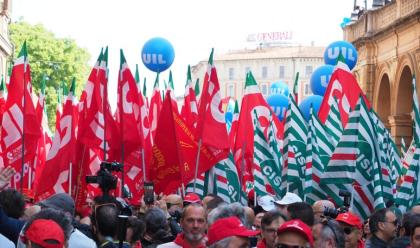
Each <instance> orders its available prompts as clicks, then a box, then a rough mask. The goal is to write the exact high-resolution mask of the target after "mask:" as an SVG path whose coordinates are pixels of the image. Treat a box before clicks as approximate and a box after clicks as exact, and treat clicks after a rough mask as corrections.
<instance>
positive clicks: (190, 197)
mask: <svg viewBox="0 0 420 248" xmlns="http://www.w3.org/2000/svg"><path fill="white" fill-rule="evenodd" d="M184 202H188V203H201V199H200V197H199V196H198V195H197V194H196V193H188V194H186V195H185V197H184Z"/></svg>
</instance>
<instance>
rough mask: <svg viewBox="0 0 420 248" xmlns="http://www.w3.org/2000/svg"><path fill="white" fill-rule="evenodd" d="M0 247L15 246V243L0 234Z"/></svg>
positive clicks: (13, 247)
mask: <svg viewBox="0 0 420 248" xmlns="http://www.w3.org/2000/svg"><path fill="white" fill-rule="evenodd" d="M0 247H1V248H16V246H15V244H13V242H12V241H10V240H9V239H8V238H6V237H4V236H3V235H1V234H0Z"/></svg>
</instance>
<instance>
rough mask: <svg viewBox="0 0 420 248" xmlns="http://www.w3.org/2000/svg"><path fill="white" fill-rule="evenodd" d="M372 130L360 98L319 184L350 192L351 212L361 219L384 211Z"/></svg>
mask: <svg viewBox="0 0 420 248" xmlns="http://www.w3.org/2000/svg"><path fill="white" fill-rule="evenodd" d="M374 130H375V129H374V123H373V121H372V118H371V117H370V114H369V111H368V107H367V106H366V103H365V101H364V100H363V98H362V97H360V98H359V102H358V103H357V104H356V106H355V109H354V110H353V111H351V112H350V115H349V120H348V123H347V126H346V128H345V129H344V132H343V135H342V136H341V138H340V141H339V142H338V144H337V147H336V148H335V150H334V153H333V155H332V156H331V159H330V161H329V163H328V166H327V167H326V168H325V173H324V175H323V177H322V179H321V182H322V183H325V184H336V185H337V186H338V187H345V188H346V189H347V190H348V191H350V192H352V196H353V204H352V206H351V208H352V211H353V212H355V213H357V214H358V215H359V216H360V217H361V218H362V219H366V218H367V217H368V216H369V215H370V213H371V212H372V211H374V209H376V208H382V207H384V201H383V197H382V175H381V173H379V172H380V171H379V155H378V150H379V148H378V142H377V137H376V133H375V132H374ZM334 200H335V201H336V203H338V204H340V203H341V202H342V200H341V199H339V198H337V199H334Z"/></svg>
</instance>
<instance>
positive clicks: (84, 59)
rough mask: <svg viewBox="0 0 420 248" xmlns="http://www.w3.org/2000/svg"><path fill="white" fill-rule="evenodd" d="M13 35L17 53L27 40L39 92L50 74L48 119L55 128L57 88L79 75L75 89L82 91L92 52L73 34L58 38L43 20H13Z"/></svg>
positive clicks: (34, 81) (47, 102)
mask: <svg viewBox="0 0 420 248" xmlns="http://www.w3.org/2000/svg"><path fill="white" fill-rule="evenodd" d="M10 38H11V41H12V44H13V45H14V57H13V58H16V56H17V55H18V53H19V50H20V47H21V46H22V44H23V42H24V41H25V40H26V41H27V46H28V55H29V63H30V65H31V72H32V74H31V75H32V85H33V88H34V90H35V92H36V93H39V92H40V87H41V80H42V77H43V76H47V82H46V85H47V87H46V105H47V113H48V123H49V126H50V129H51V130H52V131H54V130H55V110H56V106H57V102H58V101H57V90H58V89H60V87H61V85H62V83H64V84H66V85H68V86H69V85H70V83H71V81H72V79H73V77H75V78H76V82H77V83H76V93H77V94H79V93H80V92H81V91H82V85H83V83H84V81H85V80H86V78H87V75H88V73H89V71H88V70H89V65H88V61H89V59H90V54H89V52H88V51H87V50H86V49H84V48H80V47H78V46H77V44H76V42H75V41H74V40H72V39H70V38H57V37H56V36H55V35H54V33H52V32H50V31H48V30H46V29H45V27H44V26H43V25H42V24H37V25H31V24H29V23H27V22H24V21H18V22H15V23H12V24H10Z"/></svg>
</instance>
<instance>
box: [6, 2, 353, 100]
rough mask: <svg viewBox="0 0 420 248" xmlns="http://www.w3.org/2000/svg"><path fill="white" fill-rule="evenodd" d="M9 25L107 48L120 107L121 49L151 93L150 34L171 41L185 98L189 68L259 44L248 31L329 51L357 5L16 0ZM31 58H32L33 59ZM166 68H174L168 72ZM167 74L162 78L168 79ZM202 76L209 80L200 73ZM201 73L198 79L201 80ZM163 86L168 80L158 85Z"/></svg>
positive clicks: (94, 50)
mask: <svg viewBox="0 0 420 248" xmlns="http://www.w3.org/2000/svg"><path fill="white" fill-rule="evenodd" d="M12 2H13V3H12V22H13V21H17V20H19V19H20V18H23V20H24V21H27V22H29V23H31V24H38V23H41V24H43V25H44V26H45V27H46V29H48V30H49V31H52V32H53V33H55V34H56V36H57V37H60V38H71V39H74V40H75V41H76V43H77V44H78V45H79V46H80V47H84V48H86V49H87V50H88V51H89V53H90V54H91V60H90V61H89V65H91V66H92V65H93V64H94V62H95V59H96V58H97V57H98V55H99V52H100V50H101V47H105V46H108V47H109V89H110V92H109V100H110V103H111V107H113V108H115V106H116V99H117V97H116V94H117V93H116V92H117V78H118V68H119V63H120V61H119V49H120V48H122V49H123V50H124V54H125V57H126V59H127V62H128V64H129V66H130V68H131V69H132V71H133V73H134V70H135V64H139V71H140V77H141V78H143V77H146V78H147V84H146V85H147V89H148V95H150V94H151V92H152V87H153V82H154V78H155V74H154V73H153V72H151V71H149V70H148V69H147V68H146V67H144V66H143V64H142V61H141V49H142V47H143V45H144V43H145V42H146V41H147V40H149V39H150V38H153V37H157V36H158V37H164V38H166V39H168V40H169V41H170V42H171V43H172V45H173V47H174V50H175V60H174V63H173V64H172V66H171V68H170V69H171V70H172V72H173V78H174V84H175V95H177V96H179V95H183V94H184V85H185V81H186V71H187V66H188V64H190V65H191V66H192V65H195V64H197V63H198V62H200V61H203V60H207V59H208V56H209V54H210V51H211V49H212V48H214V49H215V54H216V55H217V54H220V53H224V52H228V51H229V50H238V49H243V48H245V47H249V48H252V47H255V45H254V44H250V43H247V42H246V38H247V36H248V34H251V33H261V32H280V31H292V33H293V42H295V43H299V44H302V45H309V44H311V42H314V43H315V45H316V46H327V45H328V44H330V43H332V42H333V41H336V40H342V39H343V32H342V29H341V27H340V24H341V22H342V20H343V18H344V17H350V14H351V12H352V10H353V4H354V0H318V1H314V0H241V1H239V0H212V1H202V0H118V1H111V0H72V1H68V0H67V1H64V0H37V1H34V0H13V1H12ZM29 56H30V55H29ZM29 59H30V57H29ZM168 71H169V70H168ZM168 71H166V72H164V73H162V74H161V78H164V79H166V80H167V78H168ZM203 76H204V75H203ZM203 76H201V77H203ZM161 84H162V85H161V87H162V88H163V83H162V82H161Z"/></svg>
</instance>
